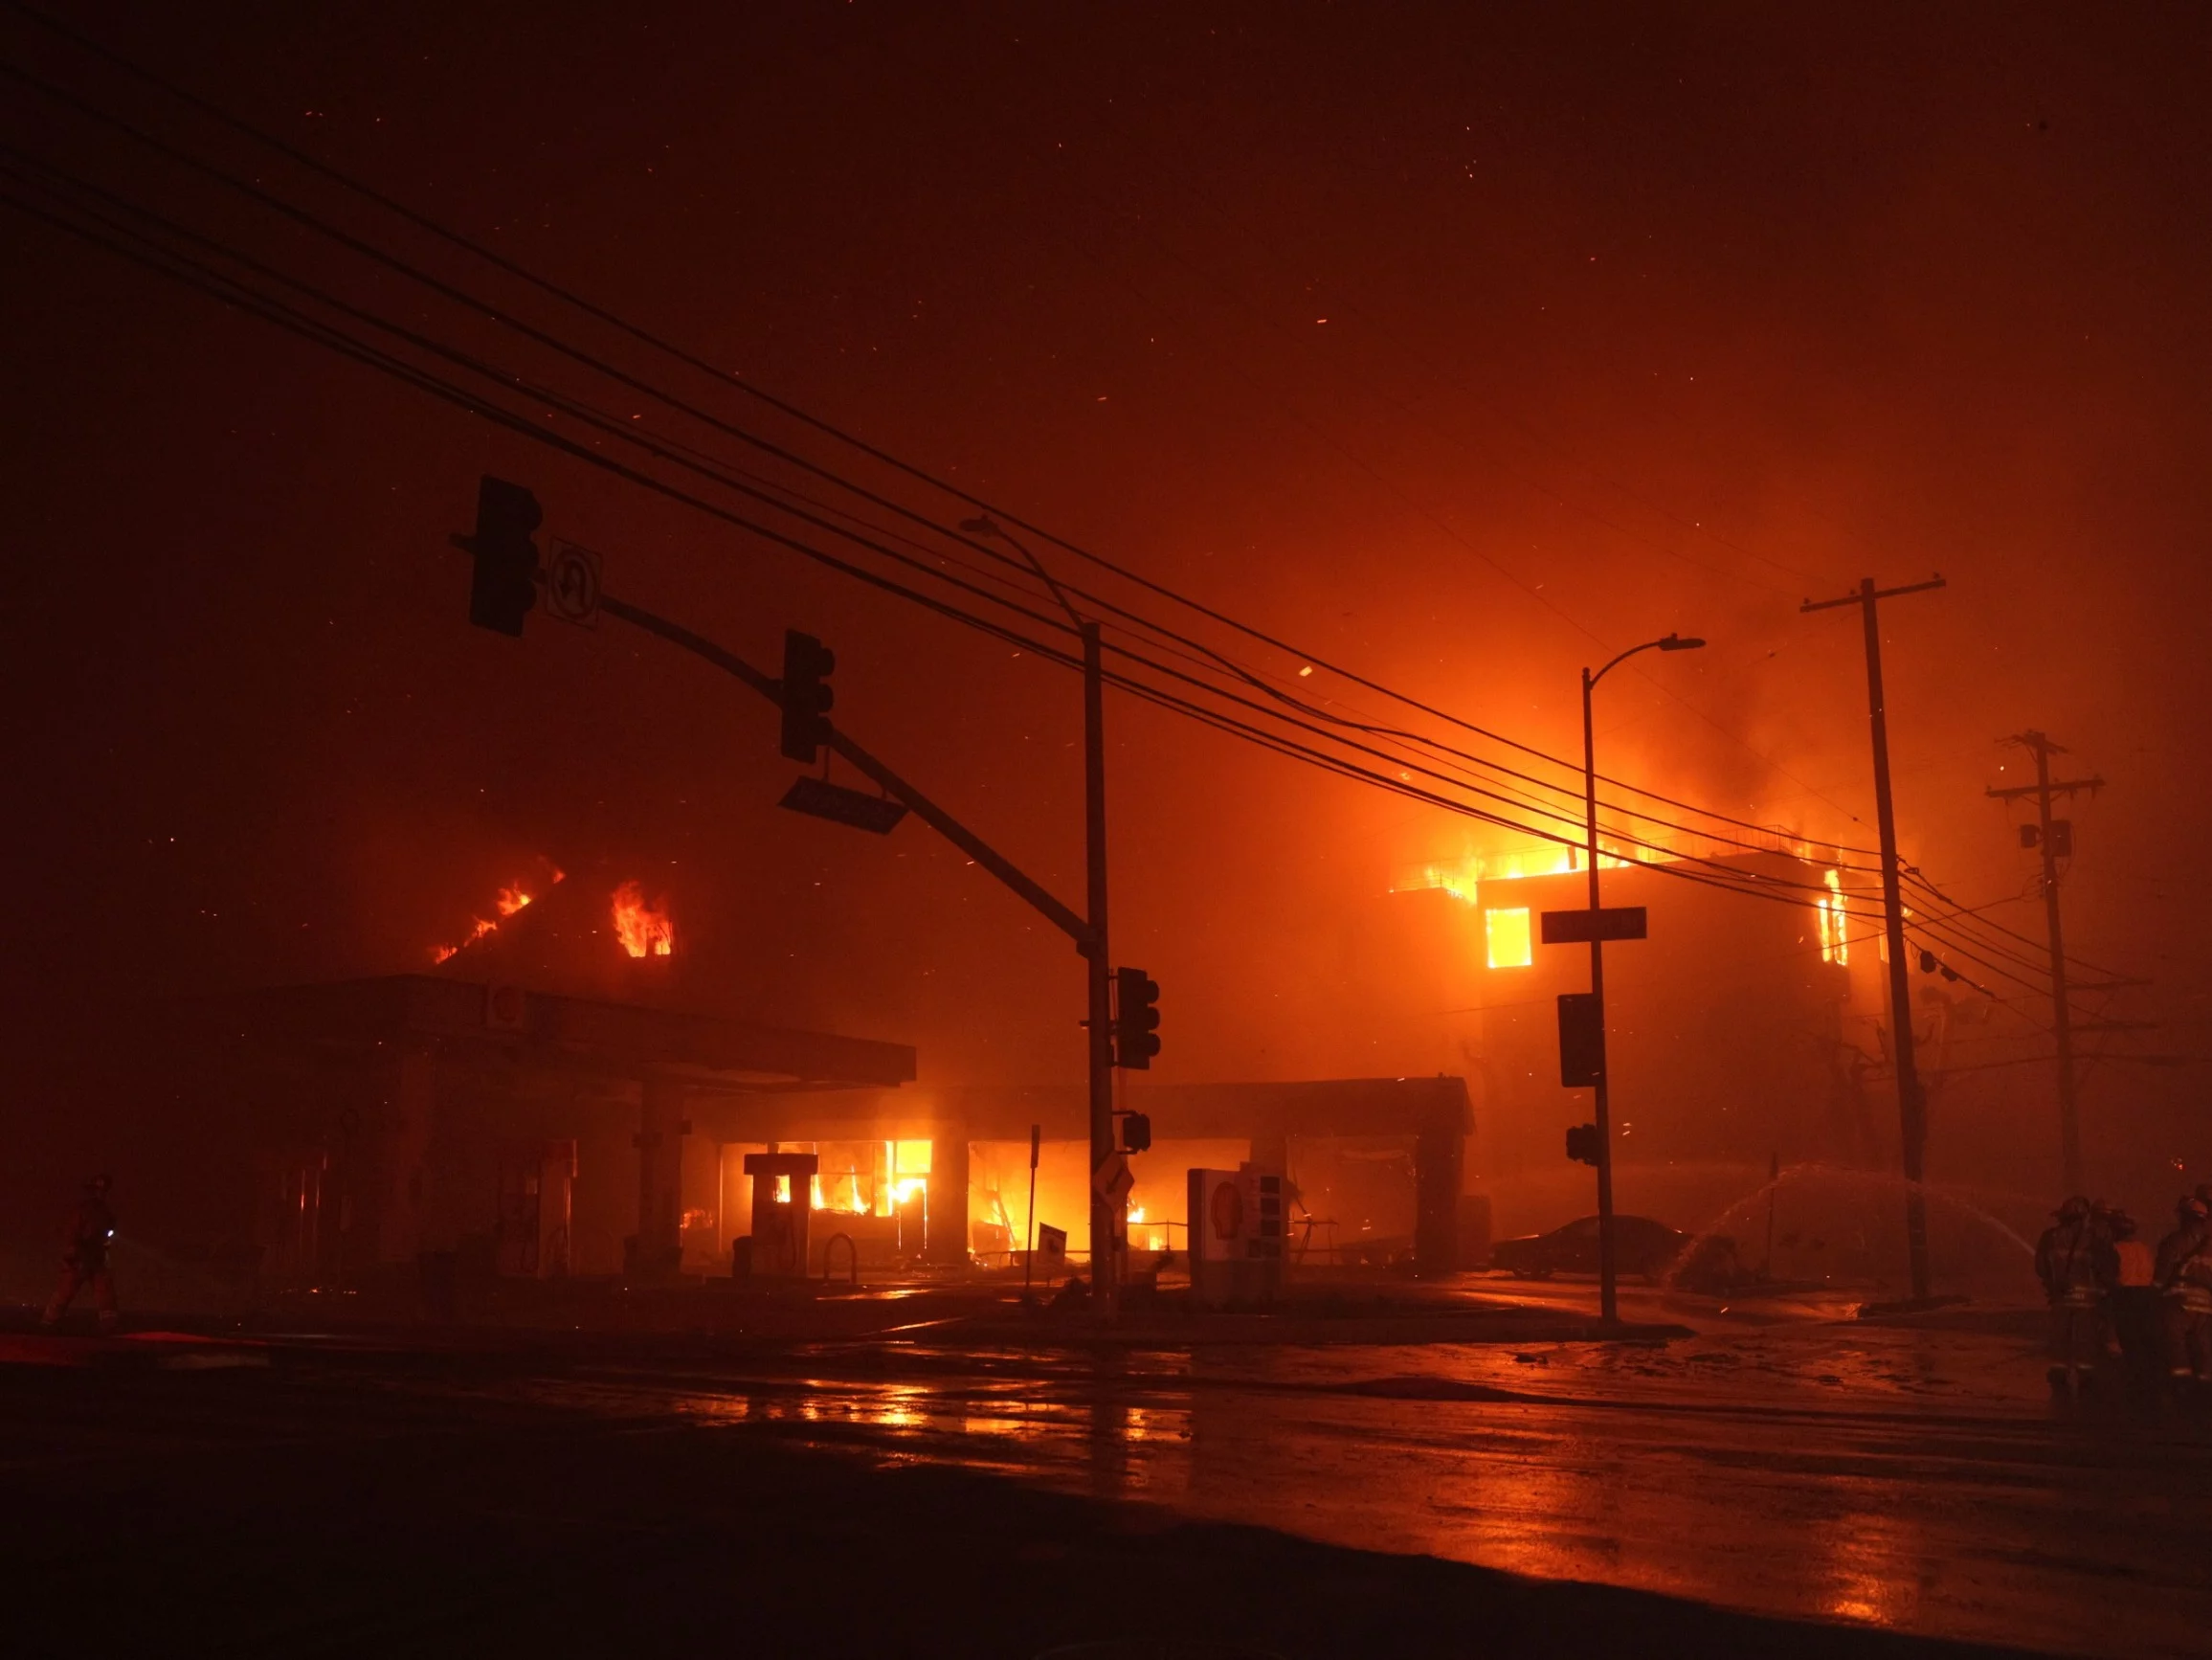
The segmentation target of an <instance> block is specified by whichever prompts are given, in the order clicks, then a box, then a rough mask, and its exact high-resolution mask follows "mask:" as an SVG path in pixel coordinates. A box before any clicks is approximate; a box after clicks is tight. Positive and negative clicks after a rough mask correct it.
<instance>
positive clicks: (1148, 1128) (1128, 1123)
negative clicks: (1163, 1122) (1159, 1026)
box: [1122, 1038, 1159, 1153]
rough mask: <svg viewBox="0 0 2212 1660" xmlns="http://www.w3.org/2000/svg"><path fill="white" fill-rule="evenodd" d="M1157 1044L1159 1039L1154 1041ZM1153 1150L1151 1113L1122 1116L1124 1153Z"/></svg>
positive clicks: (1125, 1114)
mask: <svg viewBox="0 0 2212 1660" xmlns="http://www.w3.org/2000/svg"><path fill="white" fill-rule="evenodd" d="M1152 1041H1153V1042H1154V1043H1157V1042H1158V1041H1159V1040H1158V1039H1156V1038H1155V1039H1153V1040H1152ZM1151 1150H1152V1119H1151V1113H1149V1112H1124V1113H1123V1114H1122V1151H1123V1152H1124V1153H1150V1152H1151Z"/></svg>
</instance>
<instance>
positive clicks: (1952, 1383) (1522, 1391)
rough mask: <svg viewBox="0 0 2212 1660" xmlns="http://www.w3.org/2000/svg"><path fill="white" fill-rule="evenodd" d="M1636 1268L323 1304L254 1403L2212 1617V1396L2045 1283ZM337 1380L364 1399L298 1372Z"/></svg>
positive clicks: (1891, 1602) (1223, 1518)
mask: <svg viewBox="0 0 2212 1660" xmlns="http://www.w3.org/2000/svg"><path fill="white" fill-rule="evenodd" d="M1479 1290H1481V1291H1483V1292H1485V1293H1488V1294H1493V1295H1494V1294H1497V1293H1500V1292H1505V1293H1508V1294H1510V1295H1513V1296H1517V1297H1519V1296H1527V1295H1528V1293H1527V1292H1526V1291H1525V1290H1523V1289H1520V1288H1510V1287H1508V1286H1505V1285H1502V1284H1497V1283H1488V1284H1485V1285H1482V1286H1481V1287H1480V1288H1479ZM1587 1294H1588V1293H1587V1290H1586V1289H1584V1288H1576V1287H1567V1288H1563V1289H1558V1290H1553V1289H1550V1288H1546V1289H1544V1290H1541V1291H1539V1292H1537V1293H1535V1294H1534V1296H1533V1297H1531V1299H1530V1300H1533V1301H1550V1302H1553V1303H1555V1304H1559V1305H1573V1304H1576V1303H1578V1302H1579V1301H1581V1300H1583V1299H1585V1298H1586V1297H1587ZM1628 1303H1629V1306H1628V1307H1627V1308H1626V1309H1625V1310H1624V1312H1626V1313H1627V1314H1628V1315H1629V1316H1630V1317H1631V1318H1636V1317H1640V1316H1641V1317H1646V1318H1659V1317H1664V1318H1671V1319H1676V1320H1681V1321H1683V1322H1684V1323H1686V1324H1688V1325H1690V1326H1691V1327H1693V1328H1694V1329H1695V1331H1696V1335H1694V1336H1691V1337H1687V1338H1682V1339H1678V1340H1676V1341H1673V1342H1670V1343H1665V1344H1660V1343H1650V1344H1594V1343H1580V1342H1559V1343H1553V1342H1543V1343H1532V1344H1522V1345H1518V1346H1515V1345H1512V1344H1466V1343H1454V1344H1423V1345H1418V1346H1376V1345H1373V1344H1355V1343H1346V1344H1340V1345H1329V1346H1303V1347H1277V1346H1271V1345H1258V1344H1236V1345H1219V1346H1207V1345H1204V1344H1201V1345H1199V1346H1197V1347H1195V1348H1192V1349H1184V1348H1178V1347H1158V1348H1147V1347H1143V1346H1128V1345H1122V1346H1093V1345H1085V1344H1084V1343H1082V1342H1081V1341H1080V1340H1078V1341H1072V1342H1069V1343H1067V1344H1065V1345H1063V1346H1059V1347H1047V1346H1039V1344H1037V1343H1034V1342H1023V1343H1020V1344H1018V1345H1017V1344H1013V1343H1009V1342H1007V1341H1005V1340H1004V1339H1003V1336H1002V1335H994V1336H992V1337H989V1338H981V1337H972V1336H971V1335H970V1334H971V1333H972V1331H973V1330H974V1328H973V1327H972V1324H971V1323H970V1322H969V1321H966V1320H964V1319H962V1318H959V1317H953V1318H948V1319H942V1320H935V1319H916V1318H914V1317H913V1315H914V1314H915V1313H916V1312H925V1311H921V1310H918V1309H915V1308H913V1307H912V1306H911V1305H905V1304H902V1303H900V1302H897V1301H885V1302H883V1303H882V1304H880V1305H878V1307H879V1308H880V1310H881V1314H880V1316H879V1317H871V1318H865V1319H862V1320H860V1321H859V1323H858V1326H857V1327H856V1325H855V1324H854V1322H853V1321H852V1320H851V1319H850V1318H848V1320H847V1322H846V1325H845V1327H844V1332H845V1335H841V1336H839V1337H838V1338H837V1339H834V1340H828V1341H816V1342H799V1343H795V1344H794V1343H791V1342H788V1341H781V1340H779V1341H776V1342H773V1343H765V1344H764V1343H750V1344H749V1343H743V1342H737V1343H732V1342H725V1341H721V1340H707V1339H704V1338H702V1339H700V1340H697V1341H689V1342H677V1343H674V1344H671V1343H667V1342H658V1343H657V1342H650V1341H648V1342H638V1341H635V1340H631V1339H614V1338H603V1337H590V1336H587V1337H583V1338H579V1339H577V1340H576V1341H575V1342H573V1343H571V1344H570V1345H569V1346H568V1347H567V1348H566V1349H564V1350H563V1351H561V1353H560V1354H559V1355H558V1357H551V1356H548V1355H547V1354H545V1353H544V1352H543V1351H541V1350H539V1349H537V1348H534V1347H533V1346H532V1345H531V1344H530V1343H529V1342H526V1341H524V1342H515V1341H509V1342H508V1343H506V1344H505V1346H504V1347H502V1348H499V1349H498V1351H497V1352H496V1354H495V1353H491V1352H489V1351H487V1352H484V1353H482V1354H474V1353H472V1352H471V1351H469V1350H468V1349H467V1347H466V1344H465V1343H463V1344H461V1345H458V1346H457V1347H456V1348H455V1349H453V1350H452V1351H450V1352H448V1353H446V1354H445V1355H444V1356H443V1357H442V1358H436V1357H434V1363H418V1360H417V1359H416V1358H411V1357H409V1355H407V1354H405V1353H401V1352H398V1351H386V1352H379V1353H369V1352H356V1351H354V1350H352V1349H349V1348H348V1346H347V1345H346V1344H344V1343H338V1344H324V1343H323V1342H321V1341H319V1340H308V1341H305V1342H302V1343H297V1344H295V1345H294V1346H293V1352H295V1353H304V1354H307V1355H309V1356H312V1357H315V1358H314V1359H313V1360H312V1361H311V1362H310V1364H309V1367H308V1375H306V1376H304V1377H303V1379H302V1382H301V1383H299V1384H298V1385H297V1386H295V1385H292V1384H289V1383H284V1382H283V1381H282V1379H281V1377H280V1376H279V1377H278V1378H277V1380H276V1383H277V1384H278V1385H280V1386H281V1387H282V1388H284V1389H288V1390H292V1391H293V1393H292V1394H290V1395H284V1396H273V1395H269V1394H267V1393H266V1392H264V1393H263V1394H262V1395H261V1396H260V1397H259V1398H258V1403H257V1404H256V1405H255V1406H253V1407H252V1409H251V1410H252V1412H253V1413H254V1415H255V1424H256V1433H257V1434H265V1435H267V1436H269V1437H273V1438H275V1439H276V1441H278V1442H280V1443H283V1444H288V1445H302V1444H305V1443H307V1442H311V1441H313V1440H314V1439H316V1438H317V1437H328V1436H346V1437H351V1436H355V1435H357V1434H359V1433H362V1427H361V1426H362V1425H363V1424H368V1423H369V1422H371V1421H374V1420H378V1419H380V1418H382V1417H388V1416H389V1417H395V1418H400V1419H405V1420H406V1421H408V1422H409V1423H410V1424H413V1425H416V1426H420V1425H431V1426H433V1429H432V1431H431V1432H433V1433H436V1434H447V1433H452V1432H457V1431H458V1430H459V1428H460V1426H463V1425H465V1424H466V1422H467V1421H468V1420H469V1418H470V1416H471V1415H472V1414H485V1413H489V1414H493V1415H495V1417H496V1415H498V1414H502V1413H527V1414H534V1415H538V1416H539V1417H540V1418H545V1419H550V1420H554V1421H566V1422H572V1423H588V1424H596V1425H599V1426H601V1427H602V1428H604V1429H605V1430H606V1431H607V1432H608V1433H610V1434H614V1435H620V1436H636V1435H638V1434H646V1435H651V1434H653V1433H655V1432H656V1431H659V1432H663V1433H664V1434H666V1435H670V1436H676V1437H680V1438H681V1437H683V1436H685V1435H687V1434H688V1435H696V1434H700V1433H704V1434H706V1435H709V1436H722V1437H725V1438H734V1440H728V1441H726V1444H729V1445H749V1444H760V1445H769V1444H773V1445H774V1446H777V1447H784V1448H789V1447H792V1446H793V1444H797V1445H798V1446H800V1447H805V1448H807V1449H810V1450H813V1451H816V1452H819V1453H822V1454H827V1455H829V1456H830V1457H831V1458H832V1461H833V1462H834V1463H835V1464H836V1465H837V1466H838V1468H840V1469H852V1470H856V1471H861V1472H865V1471H867V1470H869V1469H902V1470H906V1471H909V1472H911V1471H914V1470H918V1469H940V1470H946V1471H957V1472H962V1473H964V1474H966V1473H983V1474H988V1475H992V1476H997V1477H1005V1478H1010V1479H1011V1480H1012V1481H1013V1482H1015V1483H1017V1484H1018V1485H1019V1487H1020V1488H1022V1489H1024V1490H1027V1491H1030V1492H1060V1493H1065V1494H1071V1495H1081V1496H1082V1497H1084V1498H1085V1499H1098V1500H1106V1501H1109V1502H1110V1503H1112V1504H1113V1505H1115V1506H1116V1507H1119V1508H1122V1509H1129V1510H1132V1511H1133V1510H1135V1509H1142V1510H1144V1511H1145V1512H1147V1513H1148V1514H1160V1515H1164V1516H1166V1517H1173V1518H1186V1519H1195V1520H1201V1521H1209V1522H1237V1523H1248V1524H1256V1525H1259V1526H1262V1527H1265V1528H1270V1529H1275V1530H1281V1531H1282V1532H1284V1533H1286V1534H1288V1535H1291V1536H1295V1537H1298V1538H1303V1539H1307V1540H1313V1541H1319V1542H1320V1543H1322V1544H1325V1545H1334V1546H1348V1547H1354V1548H1356V1549H1360V1550H1365V1551H1373V1552H1383V1553H1399V1554H1413V1555H1424V1556H1432V1557H1435V1558H1440V1559H1445V1560H1447V1561H1458V1562H1464V1563H1470V1564H1475V1565H1477V1566H1480V1567H1485V1568H1491V1569H1500V1570H1507V1571H1509V1572H1511V1573H1514V1574H1520V1575H1527V1576H1531V1577H1533V1578H1535V1579H1537V1580H1540V1581H1589V1582H1597V1583H1601V1584H1605V1585H1611V1586H1620V1587H1626V1588H1630V1589H1634V1590H1641V1591H1649V1592H1657V1593H1663V1594H1665V1595H1667V1596H1671V1597H1676V1598H1683V1599H1687V1600H1690V1601H1692V1602H1698V1603H1709V1604H1717V1605H1719V1606H1722V1607H1726V1608H1734V1609H1740V1610H1745V1611H1749V1612H1754V1613H1759V1614H1766V1615H1774V1616H1781V1617H1785V1618H1791V1619H1800V1620H1812V1621H1818V1622H1825V1623H1835V1624H1840V1625H1843V1626H1861V1627H1866V1628H1869V1629H1874V1630H1885V1631H1890V1632H1896V1633H1908V1634H1912V1635H1916V1636H1922V1637H1933V1638H1947V1639H1955V1640H1963V1641H1969V1642H1976V1643H1983V1644H1993V1645H2000V1646H2005V1647H2013V1648H2021V1649H2035V1650H2040V1651H2046V1652H2068V1653H2088V1654H2111V1655H2148V1654H2171V1655H2198V1654H2203V1653H2206V1652H2212V1572H2208V1569H2212V1502H2208V1501H2212V1413H2201V1412H2182V1413H2173V1412H2166V1413H2158V1412H2142V1413H2134V1414H2129V1413H2123V1412H2118V1411H2113V1412H2109V1413H2096V1414H2089V1415H2086V1416H2085V1415H2080V1414H2073V1413H2064V1412H2057V1411H2054V1410H2053V1408H2052V1406H2051V1404H2050V1402H2049V1401H2048V1399H2047V1395H2046V1392H2045V1388H2044V1378H2043V1362H2042V1360H2041V1357H2040V1354H2039V1352H2038V1344H2037V1333H2038V1332H2039V1331H2040V1322H2039V1320H2038V1318H2037V1316H2036V1312H2035V1311H2033V1310H2029V1309H2019V1310H2011V1311H1993V1310H1985V1309H1977V1310H1972V1311H1963V1312H1960V1311H1950V1312H1943V1313H1940V1314H1937V1315H1932V1316H1927V1317H1925V1318H1924V1319H1922V1320H1920V1321H1919V1322H1917V1323H1899V1324H1890V1325H1884V1324H1871V1323H1866V1322H1854V1321H1851V1320H1849V1319H1848V1318H1847V1317H1846V1316H1847V1315H1848V1313H1849V1305H1848V1303H1847V1302H1844V1301H1842V1300H1839V1299H1823V1298H1819V1297H1813V1298H1806V1299H1802V1300H1799V1301H1797V1302H1788V1301H1782V1300H1770V1301H1768V1302H1766V1303H1764V1304H1762V1305H1760V1306H1758V1307H1755V1308H1742V1309H1732V1310H1727V1311H1723V1310H1721V1309H1720V1308H1718V1307H1717V1306H1715V1305H1712V1304H1710V1303H1706V1304H1694V1303H1691V1302H1688V1301H1686V1300H1670V1299H1667V1298H1665V1297H1663V1296H1661V1295H1660V1294H1659V1293H1644V1292H1639V1293H1635V1294H1633V1295H1632V1296H1631V1297H1630V1298H1629V1300H1628ZM848 1310H849V1312H857V1311H850V1309H849V1305H848ZM866 1328H873V1330H867V1329H866ZM318 1368H319V1369H320V1370H318ZM280 1373H281V1368H279V1374H280ZM315 1389H325V1390H340V1391H342V1393H333V1394H329V1395H327V1396H326V1397H325V1399H326V1401H327V1402H333V1403H336V1402H343V1404H342V1405H333V1406H330V1407H329V1408H327V1409H325V1408H318V1407H315V1406H314V1405H313V1404H312V1402H311V1401H309V1400H308V1399H307V1396H306V1395H302V1394H300V1391H302V1390H305V1391H307V1392H308V1394H309V1395H311V1394H312V1392H313V1390H315ZM200 1399H201V1402H202V1404H201V1405H198V1406H195V1407H194V1408H193V1410H194V1411H206V1412H208V1413H211V1414H213V1415H214V1416H213V1417H212V1418H210V1419H208V1420H207V1421H206V1422H205V1423H201V1422H198V1421H193V1422H191V1423H189V1424H186V1425H185V1427H184V1428H182V1429H178V1428H176V1427H174V1426H170V1427H163V1426H162V1425H160V1424H152V1423H148V1424H145V1425H132V1424H122V1423H118V1422H116V1421H114V1419H113V1418H112V1415H111V1416H109V1417H107V1418H104V1419H103V1418H101V1417H100V1416H99V1415H97V1414H93V1413H89V1412H87V1413H84V1414H80V1415H79V1417H78V1421H76V1422H75V1423H74V1424H73V1425H72V1426H70V1427H69V1428H68V1429H66V1430H61V1431H56V1430H50V1429H41V1428H37V1427H35V1426H34V1428H33V1429H31V1430H28V1431H23V1432H20V1433H18V1434H16V1435H15V1436H14V1438H13V1439H11V1440H10V1441H8V1442H6V1443H5V1444H4V1445H0V1463H4V1464H5V1465H6V1466H8V1467H11V1468H14V1469H31V1468H34V1467H37V1466H39V1465H40V1464H41V1463H42V1462H47V1461H52V1460H61V1461H64V1462H66V1461H68V1460H72V1459H78V1460H83V1459H91V1460H98V1459H99V1458H101V1457H103V1456H105V1457H109V1458H110V1459H111V1461H112V1460H113V1459H116V1458H124V1457H131V1456H137V1455H139V1452H140V1451H142V1450H143V1447H144V1446H145V1445H146V1444H147V1443H148V1442H149V1441H151V1440H158V1441H159V1442H160V1444H161V1445H162V1446H163V1447H173V1446H177V1445H182V1444H184V1443H191V1444H194V1445H201V1446H212V1445H215V1444H217V1443H219V1442H220V1441H221V1440H222V1438H223V1437H224V1436H226V1435H230V1434H234V1433H236V1432H237V1426H236V1425H235V1424H232V1425H224V1424H218V1423H217V1422H216V1419H219V1418H220V1416H221V1414H222V1412H223V1411H224V1410H226V1409H225V1408H224V1407H222V1405H221V1404H220V1402H221V1400H222V1397H221V1395H220V1393H219V1391H218V1392H217V1393H212V1394H208V1395H205V1396H203V1397H201V1398H200ZM241 1399H244V1398H243V1397H241ZM365 1402H366V1403H367V1404H364V1403H365ZM294 1412H297V1413H298V1414H299V1416H297V1417H292V1416H287V1415H288V1414H292V1413H294ZM491 1421H492V1420H487V1422H491ZM499 1421H501V1422H503V1420H499ZM142 1431H143V1433H142ZM410 1433H414V1430H413V1429H411V1430H410ZM134 1436H137V1437H138V1438H139V1439H138V1440H137V1441H134V1439H133V1437H134ZM984 1491H986V1492H988V1491H989V1490H984ZM1002 1491H1004V1490H1002ZM981 1502H982V1503H983V1504H984V1505H985V1507H986V1508H989V1506H990V1505H991V1504H992V1503H993V1502H994V1501H991V1500H989V1499H988V1498H986V1499H984V1500H983V1501H981ZM915 1651H918V1652H919V1651H929V1650H926V1649H917V1650H915Z"/></svg>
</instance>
